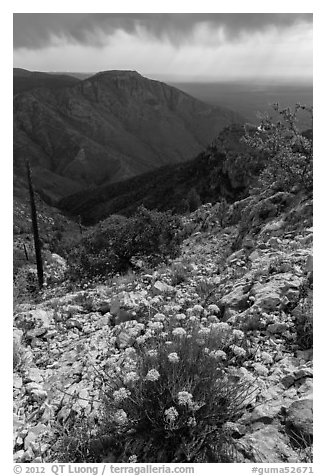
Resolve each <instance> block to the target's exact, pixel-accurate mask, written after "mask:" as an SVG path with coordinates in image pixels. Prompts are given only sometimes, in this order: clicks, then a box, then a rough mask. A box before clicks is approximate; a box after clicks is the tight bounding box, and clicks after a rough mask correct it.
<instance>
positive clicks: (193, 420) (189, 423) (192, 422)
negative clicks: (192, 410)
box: [187, 417, 197, 427]
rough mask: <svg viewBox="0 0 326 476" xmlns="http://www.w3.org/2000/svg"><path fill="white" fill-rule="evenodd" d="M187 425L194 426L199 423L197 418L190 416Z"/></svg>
mask: <svg viewBox="0 0 326 476" xmlns="http://www.w3.org/2000/svg"><path fill="white" fill-rule="evenodd" d="M187 425H188V426H190V427H194V426H196V425H197V422H196V418H194V417H190V418H188V421H187Z"/></svg>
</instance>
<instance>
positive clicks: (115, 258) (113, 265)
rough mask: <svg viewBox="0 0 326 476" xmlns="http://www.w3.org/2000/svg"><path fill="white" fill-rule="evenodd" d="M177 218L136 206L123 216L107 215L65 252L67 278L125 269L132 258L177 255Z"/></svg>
mask: <svg viewBox="0 0 326 476" xmlns="http://www.w3.org/2000/svg"><path fill="white" fill-rule="evenodd" d="M179 227H180V221H179V218H178V217H176V216H173V215H172V214H171V213H168V212H165V213H161V212H157V211H149V210H146V208H144V207H140V208H139V209H138V211H137V213H136V214H135V215H134V216H133V217H131V218H126V217H122V216H111V217H110V218H108V219H107V220H105V221H103V222H101V223H100V224H99V225H97V226H96V227H95V228H93V229H92V230H89V231H88V232H87V233H85V234H84V235H83V236H82V237H81V238H80V240H79V241H78V242H77V244H76V246H74V248H73V249H72V251H71V252H70V253H69V255H68V266H69V272H68V276H69V277H70V279H73V280H74V279H81V278H83V277H86V278H92V277H96V276H107V275H108V274H113V273H117V272H126V271H127V270H128V269H129V268H132V266H133V263H132V262H133V261H134V260H135V258H141V259H142V258H145V260H146V262H147V264H151V265H156V264H158V263H159V262H160V261H164V260H165V259H167V258H168V257H175V256H176V255H177V254H178V251H179V246H180V242H179V240H178V237H177V234H178V229H179Z"/></svg>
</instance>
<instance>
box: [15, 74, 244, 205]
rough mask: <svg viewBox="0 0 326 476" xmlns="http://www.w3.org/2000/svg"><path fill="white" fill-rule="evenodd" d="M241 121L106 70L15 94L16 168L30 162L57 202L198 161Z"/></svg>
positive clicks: (38, 185) (141, 79)
mask: <svg viewBox="0 0 326 476" xmlns="http://www.w3.org/2000/svg"><path fill="white" fill-rule="evenodd" d="M235 122H238V123H239V122H244V119H243V118H241V116H239V115H237V114H235V113H233V112H231V111H229V110H227V109H223V108H219V107H212V106H209V105H207V104H205V103H203V102H201V101H199V100H196V99H194V98H192V97H191V96H189V95H187V94H185V93H183V92H181V91H179V90H178V89H176V88H173V87H170V86H167V85H166V84H164V83H161V82H159V81H153V80H149V79H147V78H145V77H143V76H141V75H140V74H139V73H137V72H135V71H106V72H102V73H98V74H96V75H94V76H92V77H91V78H88V79H86V80H84V81H79V82H78V83H76V84H73V85H72V86H68V87H67V86H64V87H62V88H56V89H53V88H48V87H42V88H37V89H30V90H29V91H25V92H22V93H20V94H16V95H15V97H14V171H15V174H17V175H18V176H22V175H24V162H25V160H26V159H27V158H28V159H29V160H30V161H31V164H32V167H33V174H34V182H35V185H36V188H37V190H38V191H39V192H40V193H41V194H42V195H43V197H44V198H46V199H47V200H50V201H52V202H55V201H56V200H57V199H58V198H62V197H64V196H67V195H69V194H71V193H74V192H76V191H78V190H80V189H84V188H87V187H92V186H97V185H99V184H103V183H106V182H116V181H119V180H123V179H126V178H130V177H134V176H136V175H139V174H141V173H145V172H148V171H150V170H153V169H155V168H157V167H160V166H162V165H166V164H173V163H180V162H183V161H185V160H188V159H191V158H193V157H195V156H196V155H197V154H198V153H199V152H201V151H202V150H203V149H204V148H205V147H206V146H207V145H208V144H209V143H210V142H211V141H212V140H213V139H214V137H216V136H217V134H218V133H219V132H220V131H221V130H222V129H223V128H224V127H225V126H227V125H229V124H232V123H235Z"/></svg>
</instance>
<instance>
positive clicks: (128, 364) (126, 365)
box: [123, 357, 137, 372]
mask: <svg viewBox="0 0 326 476" xmlns="http://www.w3.org/2000/svg"><path fill="white" fill-rule="evenodd" d="M136 367H137V362H136V361H135V360H134V359H132V358H130V357H127V358H126V359H125V361H124V362H123V369H124V371H125V372H132V371H133V370H135V368H136Z"/></svg>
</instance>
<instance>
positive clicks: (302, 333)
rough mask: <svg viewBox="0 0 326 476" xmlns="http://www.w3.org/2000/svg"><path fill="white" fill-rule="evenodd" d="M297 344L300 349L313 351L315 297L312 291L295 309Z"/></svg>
mask: <svg viewBox="0 0 326 476" xmlns="http://www.w3.org/2000/svg"><path fill="white" fill-rule="evenodd" d="M293 314H294V315H295V318H296V319H295V328H296V332H297V344H298V346H299V348H300V349H302V350H306V349H311V348H312V346H313V296H312V291H311V290H310V291H309V292H308V293H307V294H306V296H304V297H303V298H302V299H301V300H300V302H299V304H298V305H297V307H296V308H295V309H294V311H293Z"/></svg>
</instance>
